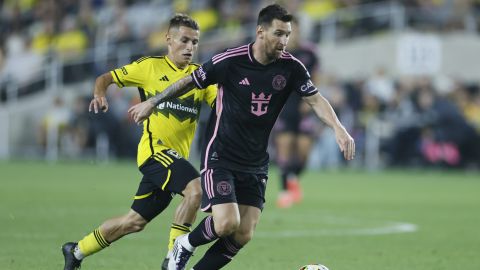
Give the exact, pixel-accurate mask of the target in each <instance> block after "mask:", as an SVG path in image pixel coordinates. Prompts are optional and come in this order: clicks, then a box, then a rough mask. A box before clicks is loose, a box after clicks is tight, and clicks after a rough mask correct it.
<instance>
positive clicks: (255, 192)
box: [202, 167, 268, 212]
mask: <svg viewBox="0 0 480 270" xmlns="http://www.w3.org/2000/svg"><path fill="white" fill-rule="evenodd" d="M267 181H268V176H267V174H265V173H260V174H255V173H245V172H238V171H232V170H228V169H225V168H221V167H216V168H209V169H207V170H206V171H204V172H203V173H202V191H203V194H202V211H204V212H210V211H211V206H212V205H216V204H223V203H232V202H233V203H238V204H242V205H249V206H254V207H257V208H259V209H260V210H263V205H264V203H265V190H266V188H267Z"/></svg>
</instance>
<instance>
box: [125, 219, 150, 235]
mask: <svg viewBox="0 0 480 270" xmlns="http://www.w3.org/2000/svg"><path fill="white" fill-rule="evenodd" d="M147 223H148V222H147V221H146V220H145V219H143V218H141V217H132V216H127V217H126V218H125V219H124V222H123V226H122V227H123V230H124V231H125V232H126V233H135V232H139V231H142V230H143V229H145V227H146V226H147Z"/></svg>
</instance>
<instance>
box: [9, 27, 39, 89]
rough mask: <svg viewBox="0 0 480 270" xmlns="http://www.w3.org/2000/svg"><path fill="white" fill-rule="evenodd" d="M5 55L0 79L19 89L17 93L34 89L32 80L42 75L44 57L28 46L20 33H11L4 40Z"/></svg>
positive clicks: (34, 80) (36, 80)
mask: <svg viewBox="0 0 480 270" xmlns="http://www.w3.org/2000/svg"><path fill="white" fill-rule="evenodd" d="M5 43H6V44H5V47H6V56H5V62H4V66H3V69H2V70H1V73H0V81H3V82H6V83H7V84H8V85H9V86H10V87H14V88H17V87H18V89H19V91H18V93H17V94H18V95H23V94H27V93H30V92H32V91H34V90H35V87H33V86H32V85H31V83H32V82H38V81H40V80H41V79H42V78H43V76H41V75H43V74H42V73H41V72H42V65H43V63H44V58H43V57H42V56H40V55H38V54H36V53H34V52H33V51H32V50H31V49H30V48H29V43H28V40H27V39H26V38H25V37H24V36H23V35H21V34H20V33H17V32H15V33H12V34H10V35H9V36H8V37H7V40H6V42H5Z"/></svg>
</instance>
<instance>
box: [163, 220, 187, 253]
mask: <svg viewBox="0 0 480 270" xmlns="http://www.w3.org/2000/svg"><path fill="white" fill-rule="evenodd" d="M189 232H190V227H189V226H185V225H178V224H175V223H172V226H171V228H170V240H169V241H168V251H172V249H173V243H175V239H177V237H179V236H180V235H184V234H186V233H189Z"/></svg>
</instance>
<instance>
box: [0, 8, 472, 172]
mask: <svg viewBox="0 0 480 270" xmlns="http://www.w3.org/2000/svg"><path fill="white" fill-rule="evenodd" d="M0 3H2V4H1V7H2V10H1V15H2V17H1V18H2V19H1V25H0V119H1V123H2V129H1V131H0V138H1V139H0V158H1V159H11V158H35V159H48V160H58V159H91V158H95V159H97V160H108V159H117V158H132V157H134V156H135V151H136V144H137V138H138V137H139V135H140V132H141V130H140V128H139V127H136V126H135V125H134V124H132V121H131V120H130V119H129V118H128V115H127V114H126V109H127V108H128V107H129V106H130V105H131V104H133V103H135V102H138V99H139V98H138V93H137V91H136V90H135V89H132V90H127V89H122V90H118V91H109V94H110V96H109V100H110V103H111V105H112V106H111V111H110V112H109V113H108V114H106V115H103V116H99V117H93V116H92V115H89V114H88V113H87V110H86V108H87V105H88V102H89V100H90V97H91V95H92V94H91V93H92V88H93V85H94V79H95V77H96V76H98V75H99V74H101V73H103V72H106V71H108V70H111V69H113V68H114V67H119V66H122V65H124V64H127V63H130V62H131V61H133V60H135V59H137V58H139V57H141V56H144V55H158V54H162V53H165V44H164V32H165V24H166V23H167V22H168V19H169V18H170V17H171V15H172V14H174V13H175V12H185V13H188V14H191V15H192V16H193V17H194V18H195V19H197V20H198V22H199V24H200V26H201V30H202V36H201V42H200V47H199V53H198V55H197V62H199V63H201V62H202V61H205V60H207V59H208V58H209V57H211V56H212V55H213V54H214V53H217V52H219V51H220V50H222V49H223V48H225V47H229V46H234V45H236V44H239V43H242V42H246V41H251V40H252V39H253V37H254V34H255V33H254V30H253V29H254V24H255V23H256V22H255V20H256V14H257V13H258V10H259V9H260V8H261V7H262V6H264V5H265V4H266V3H269V1H249V0H242V1H237V0H235V1H233V0H232V1H215V0H202V1H185V0H178V1H167V0H157V1H154V0H152V1H126V0H125V1H108V0H87V1H69V0H64V1H54V0H44V1H38V0H37V1H36V0H22V1H14V0H4V1H1V2H0ZM285 5H286V6H287V7H288V9H289V10H290V11H291V12H292V13H294V14H297V15H298V17H299V18H300V21H301V25H302V27H301V29H302V36H303V37H304V38H306V39H308V40H309V41H311V42H313V43H315V44H316V45H317V46H318V55H319V56H320V59H321V68H320V72H321V78H322V80H321V85H319V87H320V89H321V91H322V93H323V94H324V95H325V96H327V98H328V99H329V100H330V101H331V103H332V105H333V107H334V108H335V109H336V111H337V114H338V115H339V116H340V118H341V120H342V122H344V123H345V125H346V127H347V128H348V129H349V131H350V132H351V133H352V134H353V135H354V137H355V140H356V145H357V147H358V150H357V153H358V154H357V159H356V161H355V162H354V165H353V166H356V167H365V168H368V169H379V168H384V167H388V166H416V167H418V166H434V167H438V166H446V167H461V168H477V169H478V167H479V162H480V158H479V153H480V150H479V144H480V140H479V132H480V91H479V81H480V72H478V71H479V69H480V54H478V49H479V48H480V36H479V34H478V31H479V29H478V28H479V24H480V19H479V16H480V15H479V12H480V1H478V0H457V1H453V0H409V1H361V0H336V1H334V0H322V1H321V0H317V1H314V0H305V1H285ZM203 111H204V112H205V113H204V115H206V114H207V113H208V110H203ZM205 118H206V117H202V121H204V119H205ZM334 144H335V142H334V140H333V139H332V134H331V133H330V131H329V130H328V129H326V130H321V131H319V140H318V143H317V145H316V146H315V149H314V151H312V158H311V159H310V166H311V167H315V168H318V167H322V166H323V167H325V166H327V167H328V166H330V167H332V166H334V167H336V166H341V165H342V164H341V161H340V160H341V159H340V156H339V154H338V151H337V148H336V146H335V145H334ZM194 151H195V152H196V149H194ZM193 156H195V153H194V155H193ZM365 157H368V158H365Z"/></svg>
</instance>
